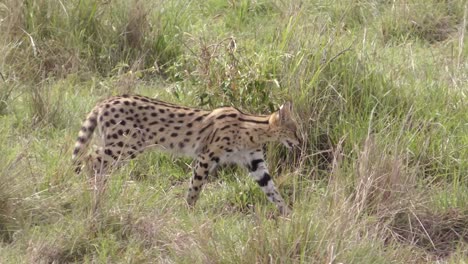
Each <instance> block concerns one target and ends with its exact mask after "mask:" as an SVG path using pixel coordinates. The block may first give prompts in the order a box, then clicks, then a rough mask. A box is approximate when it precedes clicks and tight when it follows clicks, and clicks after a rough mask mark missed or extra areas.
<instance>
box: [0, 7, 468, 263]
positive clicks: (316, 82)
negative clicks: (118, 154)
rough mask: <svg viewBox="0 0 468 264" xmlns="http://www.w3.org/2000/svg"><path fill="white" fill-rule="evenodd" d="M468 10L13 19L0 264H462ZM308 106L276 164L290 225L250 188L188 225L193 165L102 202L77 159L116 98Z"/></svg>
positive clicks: (150, 175) (96, 12) (117, 190)
mask: <svg viewBox="0 0 468 264" xmlns="http://www.w3.org/2000/svg"><path fill="white" fill-rule="evenodd" d="M467 21H468V6H467V5H466V3H465V1H460V0H452V1H442V2H441V1H423V0H414V1H353V0H349V1H318V0H317V1H304V2H301V3H299V2H297V3H296V2H294V1H291V2H288V1H248V0H245V1H244V0H243V1H221V0H210V1H199V0H195V1H189V2H187V1H180V0H170V1H156V2H154V1H146V0H135V1H120V0H117V1H111V2H106V1H94V0H80V1H54V0H40V1H19V0H7V1H4V2H2V3H0V30H1V32H2V34H1V35H0V53H2V54H3V56H1V57H0V73H1V76H0V124H1V126H0V149H1V150H2V155H0V164H1V165H0V262H1V263H52V262H55V263H69V262H76V263H82V262H85V263H96V262H98V263H107V262H111V263H165V262H168V263H193V262H195V263H211V262H215V263H428V262H436V261H443V262H446V263H466V262H468V257H467V256H468V222H467V219H468V195H467V193H468V187H467V186H468V151H467V149H468V127H467V124H468V104H467V103H466V101H467V98H466V96H467V92H468V86H467V83H468V75H467V72H468V64H467V61H468V40H467V39H468V38H467V37H466V34H465V33H466V31H467V30H468V22H467ZM121 93H140V94H144V95H147V96H151V97H158V98H160V99H163V100H167V101H171V102H174V103H178V104H183V105H191V106H198V107H203V108H206V109H210V108H214V107H217V106H221V105H234V106H236V107H238V108H241V109H243V110H245V111H248V112H252V113H268V112H269V111H272V110H275V109H276V108H277V107H278V105H280V104H281V103H283V102H284V101H286V100H292V101H293V102H294V105H295V111H296V115H297V119H298V121H299V123H300V125H301V132H302V134H303V135H304V137H305V139H306V140H305V143H304V146H303V148H302V151H295V152H288V151H287V150H285V149H283V148H282V147H281V146H279V145H277V144H271V145H269V146H268V155H267V156H268V161H269V167H270V170H271V171H272V173H273V174H274V178H275V182H276V184H277V185H278V186H279V188H280V190H281V192H282V193H283V196H284V197H286V200H287V202H289V203H290V204H291V206H292V208H293V213H292V215H290V216H289V217H287V218H281V217H279V216H278V214H277V212H276V210H275V208H274V206H273V205H271V204H269V203H268V201H267V200H266V197H265V196H264V195H263V193H262V192H261V190H260V189H259V188H258V187H257V186H256V184H255V182H253V180H251V179H250V178H249V177H248V176H247V173H246V172H245V171H243V170H241V169H235V168H226V169H224V170H221V171H220V172H219V173H218V176H217V177H213V178H212V179H210V181H209V183H208V184H207V185H206V187H205V188H204V190H203V192H202V195H201V197H200V200H199V202H198V204H197V206H196V207H195V208H194V209H189V208H187V206H186V204H185V202H184V195H185V192H186V189H187V184H188V181H189V178H190V174H191V173H190V166H189V164H190V162H191V161H190V160H187V159H183V158H175V157H171V156H169V155H165V154H161V153H146V154H144V155H141V156H140V157H138V158H137V159H136V160H134V161H132V162H131V163H129V164H128V165H126V166H124V167H123V168H120V169H118V170H116V171H114V172H113V173H112V177H111V178H110V179H109V181H108V182H107V184H106V185H105V186H103V187H102V188H98V189H97V190H94V189H92V188H91V186H92V185H91V184H89V182H88V179H87V178H85V177H84V176H76V175H75V174H74V173H73V168H72V164H71V160H70V158H71V151H72V148H73V145H74V140H75V138H76V136H77V132H78V131H79V128H80V126H81V122H82V120H83V119H84V117H85V116H86V114H87V113H88V112H89V111H90V110H91V108H92V107H93V105H94V104H95V103H96V102H97V101H99V100H101V99H103V98H105V97H107V96H110V95H115V94H121Z"/></svg>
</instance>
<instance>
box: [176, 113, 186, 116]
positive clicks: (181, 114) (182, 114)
mask: <svg viewBox="0 0 468 264" xmlns="http://www.w3.org/2000/svg"><path fill="white" fill-rule="evenodd" d="M177 116H178V117H184V116H185V114H184V113H180V114H178V115H177Z"/></svg>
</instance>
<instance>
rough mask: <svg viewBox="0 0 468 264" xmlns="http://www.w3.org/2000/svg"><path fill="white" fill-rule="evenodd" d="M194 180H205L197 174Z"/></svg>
mask: <svg viewBox="0 0 468 264" xmlns="http://www.w3.org/2000/svg"><path fill="white" fill-rule="evenodd" d="M194 178H195V180H197V181H201V180H203V177H202V176H200V175H198V174H195V176H194Z"/></svg>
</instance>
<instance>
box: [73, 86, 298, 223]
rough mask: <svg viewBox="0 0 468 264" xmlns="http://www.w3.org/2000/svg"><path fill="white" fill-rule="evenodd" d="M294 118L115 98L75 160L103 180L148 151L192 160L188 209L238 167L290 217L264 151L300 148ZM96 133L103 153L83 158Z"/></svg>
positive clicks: (285, 111)
mask: <svg viewBox="0 0 468 264" xmlns="http://www.w3.org/2000/svg"><path fill="white" fill-rule="evenodd" d="M291 114H292V106H291V103H286V104H284V105H283V106H282V107H281V108H280V110H279V111H277V112H274V113H272V114H270V115H250V114H245V113H243V112H241V111H239V110H238V109H236V108H233V107H222V108H217V109H214V110H212V111H206V110H201V109H195V108H189V107H184V106H179V105H175V104H171V103H167V102H163V101H160V100H156V99H152V98H148V97H144V96H139V95H122V96H116V97H111V98H109V99H107V100H105V101H103V102H101V103H99V104H98V105H97V106H96V107H94V109H93V110H92V111H91V113H89V114H88V116H87V118H86V120H85V121H84V123H83V125H82V127H81V130H80V132H79V135H78V139H77V141H76V144H75V148H74V151H73V160H75V162H76V163H77V164H78V165H80V164H81V162H82V161H83V160H84V161H86V162H85V163H87V167H88V169H89V170H90V171H92V172H94V173H97V174H99V175H101V174H105V173H106V172H108V169H109V168H110V167H113V166H114V167H115V166H116V165H118V164H121V163H122V161H125V160H128V159H131V158H134V157H135V156H136V155H137V154H139V153H141V152H143V151H146V150H147V149H155V148H156V149H161V150H165V151H169V152H172V153H178V154H182V155H185V156H190V157H193V158H194V159H195V163H194V164H195V165H194V169H193V177H192V179H191V181H190V188H189V191H188V194H187V202H188V204H189V205H194V204H195V202H196V201H197V199H198V196H199V193H200V191H201V188H202V186H203V184H204V183H205V182H206V179H207V177H208V174H209V173H211V172H212V171H214V170H215V169H216V167H218V165H220V164H226V163H234V164H238V165H241V166H244V167H246V168H247V169H248V170H249V172H250V175H251V176H252V177H253V178H254V179H255V181H256V182H257V183H258V185H259V186H260V187H261V189H262V190H263V191H264V192H265V194H266V196H267V198H268V200H270V201H271V202H273V203H275V204H276V206H277V207H278V209H279V210H280V212H281V213H283V214H286V213H287V212H288V207H287V206H286V204H285V203H284V200H283V198H282V197H281V195H280V194H279V192H278V191H277V190H276V187H275V185H274V183H273V181H272V179H271V176H270V173H269V172H268V169H267V166H266V164H265V158H264V153H263V150H262V146H263V145H264V144H265V143H267V142H271V141H279V142H281V143H283V144H284V145H285V146H286V147H288V148H291V147H293V146H295V145H298V144H299V137H298V133H297V124H296V122H295V121H294V119H293V118H292V115H291ZM96 129H97V132H98V133H97V134H98V135H99V137H98V138H97V139H98V141H99V142H98V145H99V146H100V147H98V149H97V150H96V151H95V152H94V153H92V154H91V155H86V156H85V155H84V153H85V152H86V149H87V146H88V145H89V142H90V140H91V138H92V135H93V133H94V131H95V130H96ZM82 156H85V157H84V158H81V157H82ZM80 167H81V166H78V168H80Z"/></svg>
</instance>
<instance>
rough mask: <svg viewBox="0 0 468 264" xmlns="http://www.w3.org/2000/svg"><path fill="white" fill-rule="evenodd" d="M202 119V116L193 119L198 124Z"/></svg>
mask: <svg viewBox="0 0 468 264" xmlns="http://www.w3.org/2000/svg"><path fill="white" fill-rule="evenodd" d="M202 119H203V116H199V117H197V118H195V121H196V122H200V121H201V120H202Z"/></svg>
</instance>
